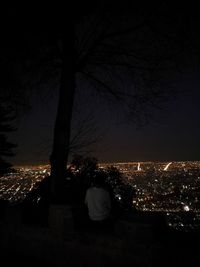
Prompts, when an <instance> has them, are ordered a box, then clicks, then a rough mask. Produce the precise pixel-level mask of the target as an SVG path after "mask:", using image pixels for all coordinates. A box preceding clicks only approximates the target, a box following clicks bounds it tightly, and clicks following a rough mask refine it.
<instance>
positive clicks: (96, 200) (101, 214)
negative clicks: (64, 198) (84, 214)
mask: <svg viewBox="0 0 200 267" xmlns="http://www.w3.org/2000/svg"><path fill="white" fill-rule="evenodd" d="M85 203H86V205H87V207H88V212H89V217H90V219H91V220H93V221H103V220H106V219H107V218H108V217H109V216H110V210H111V201H110V195H109V193H108V192H107V191H106V190H105V189H104V188H102V187H97V186H92V187H90V188H89V189H88V190H87V192H86V197H85Z"/></svg>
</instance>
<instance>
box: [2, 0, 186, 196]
mask: <svg viewBox="0 0 200 267" xmlns="http://www.w3.org/2000/svg"><path fill="white" fill-rule="evenodd" d="M179 10H180V7H175V6H174V5H173V8H172V7H171V6H170V5H165V4H162V3H161V4H159V5H153V4H152V3H150V4H147V3H145V5H143V4H139V3H138V4H135V3H132V4H129V5H125V4H124V6H123V7H122V6H121V5H118V6H117V4H116V3H113V2H112V3H111V2H109V3H107V4H106V2H104V1H101V3H99V4H98V5H97V6H96V7H94V3H93V4H92V3H90V6H89V7H88V6H86V3H85V2H84V3H82V4H81V3H80V5H78V6H77V7H76V8H71V7H69V6H68V8H63V7H61V6H59V5H55V6H50V5H48V6H45V8H42V7H40V8H38V7H35V8H34V7H33V6H30V7H29V8H27V10H26V12H23V14H22V12H18V11H19V10H18V9H15V8H13V10H12V9H9V14H11V15H10V16H9V18H10V17H11V19H12V20H11V21H12V23H11V27H10V28H9V29H11V33H12V34H10V31H9V30H8V31H6V37H7V39H6V41H7V42H8V40H9V45H10V47H8V48H7V49H8V52H9V53H10V51H11V50H12V53H13V54H11V53H10V55H12V60H13V59H14V60H13V62H14V63H13V64H12V66H13V68H12V69H13V71H15V72H16V69H17V75H18V77H21V78H23V79H22V80H23V86H25V85H26V84H28V85H29V88H30V87H38V88H41V86H40V85H41V84H45V87H46V88H47V87H51V88H52V86H53V87H55V85H56V84H57V85H59V98H58V109H57V115H56V121H55V127H54V140H53V147H52V153H51V157H50V162H51V176H52V191H53V195H55V196H61V195H62V192H61V191H62V188H63V183H64V176H65V173H66V165H67V161H68V154H69V149H70V132H71V119H72V110H73V104H74V96H75V91H76V86H77V80H81V81H84V82H88V84H89V86H92V87H93V88H94V89H96V90H97V91H98V93H99V94H100V95H102V96H105V99H108V100H109V99H114V100H116V101H117V103H118V105H120V106H122V107H123V108H124V110H125V111H127V110H128V111H129V115H130V118H131V120H135V118H139V119H141V118H142V120H143V119H145V118H146V116H147V115H148V111H149V110H148V108H149V107H156V108H160V106H161V104H162V102H163V101H165V100H166V98H167V97H168V96H169V95H170V92H169V87H168V86H167V85H166V84H163V83H161V81H163V80H166V79H165V78H166V74H167V76H172V73H171V72H169V69H170V70H172V69H177V68H178V67H179V66H180V59H181V58H182V56H183V53H184V51H185V49H186V48H187V47H188V43H190V41H191V35H190V34H191V32H190V28H189V27H191V24H190V21H189V20H187V19H185V18H186V14H187V12H188V10H187V9H184V8H182V10H181V11H180V12H179V13H177V11H179ZM12 11H13V12H12ZM19 14H20V15H22V20H20V23H18V22H17V23H16V25H14V23H15V22H16V21H15V20H16V18H18V17H19ZM36 17H37V19H35V18H36ZM190 18H191V14H190ZM13 29H14V30H16V29H17V31H16V32H15V31H14V30H13ZM13 41H14V42H13ZM12 42H13V43H12ZM13 44H14V45H13ZM166 70H167V72H166ZM24 73H25V74H24ZM52 78H53V80H54V81H53V82H52ZM29 80H32V81H33V82H32V85H31V86H30V82H28V83H27V81H29ZM40 93H41V91H40Z"/></svg>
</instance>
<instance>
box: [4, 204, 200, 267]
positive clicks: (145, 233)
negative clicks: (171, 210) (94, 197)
mask: <svg viewBox="0 0 200 267" xmlns="http://www.w3.org/2000/svg"><path fill="white" fill-rule="evenodd" d="M79 216H80V211H79V210H78V209H76V212H75V213H74V212H71V209H70V207H67V206H60V205H58V206H56V207H53V208H52V210H51V214H50V216H49V218H48V224H47V225H38V224H35V223H32V224H31V223H27V222H26V223H24V222H23V221H22V220H21V214H20V209H15V208H13V209H12V210H11V211H9V214H8V215H7V216H6V218H4V219H2V220H1V224H0V226H1V227H0V254H1V257H0V266H2V267H3V266H15V265H16V266H26V267H28V266H30V267H31V266H50V267H51V266H81V267H82V266H89V267H90V266H100V267H102V266H155V267H162V266H163V267H173V266H199V265H200V253H199V240H200V233H199V232H195V233H182V232H177V231H172V230H170V229H169V228H167V227H166V226H165V225H164V224H163V223H162V222H163V220H162V219H161V220H160V215H158V214H151V215H149V214H143V213H138V214H137V215H136V216H135V217H134V216H133V217H132V218H127V217H126V216H122V217H120V218H118V219H117V220H116V222H115V224H114V227H113V231H112V232H103V231H99V232H97V231H96V230H91V229H90V228H88V227H86V226H85V225H83V224H82V222H81V219H80V217H79Z"/></svg>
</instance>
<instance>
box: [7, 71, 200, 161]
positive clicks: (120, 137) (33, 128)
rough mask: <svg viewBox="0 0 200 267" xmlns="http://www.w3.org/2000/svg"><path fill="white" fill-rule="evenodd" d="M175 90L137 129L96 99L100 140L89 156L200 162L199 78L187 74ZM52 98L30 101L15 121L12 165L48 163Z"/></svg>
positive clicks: (95, 114) (53, 107)
mask: <svg viewBox="0 0 200 267" xmlns="http://www.w3.org/2000/svg"><path fill="white" fill-rule="evenodd" d="M178 86H179V88H180V90H179V92H180V93H179V94H178V95H176V96H174V97H172V99H171V100H170V101H169V102H167V103H166V104H165V107H163V109H162V110H158V111H156V110H154V111H152V114H153V118H152V119H151V120H149V122H148V123H147V124H145V125H144V126H142V127H137V126H135V125H134V124H133V123H131V122H129V121H128V120H126V118H125V117H124V116H123V115H121V114H120V112H121V110H120V109H117V107H116V106H114V108H110V107H109V105H106V104H105V103H104V101H103V99H99V98H97V99H96V100H95V104H94V106H95V107H98V109H97V110H96V109H94V108H91V110H92V112H93V114H94V116H95V118H96V123H97V126H98V129H99V132H100V133H101V134H102V139H100V140H99V142H98V143H96V144H95V145H94V147H93V149H94V151H93V152H92V153H91V155H95V156H96V157H97V158H98V159H99V161H103V162H107V161H109V162H113V161H117V162H124V161H175V160H178V161H179V160H200V138H199V136H200V127H199V123H200V105H199V99H200V92H199V86H200V80H199V79H198V76H195V75H192V76H190V77H189V79H185V81H184V80H183V81H182V82H180V83H179V84H178ZM54 97H55V98H56V95H55V96H54ZM53 99H54V98H52V99H50V100H49V102H48V103H46V104H45V105H43V100H41V99H38V97H34V100H33V104H34V105H33V107H32V109H31V110H30V111H29V112H28V113H27V114H26V115H24V116H23V117H22V118H21V119H20V121H19V124H18V125H19V128H18V131H17V132H16V133H14V134H13V136H12V140H16V142H17V143H18V148H17V152H18V153H17V155H16V157H15V158H14V161H13V162H14V163H15V164H24V163H27V164H31V163H34V164H35V163H46V162H48V158H49V154H50V151H51V142H52V134H53V124H54V120H55V113H56V106H55V104H54V100H53ZM94 99H95V97H94ZM94 99H93V101H94ZM89 101H91V100H89ZM85 106H87V105H85V104H83V107H82V108H83V109H85ZM10 140H11V139H10Z"/></svg>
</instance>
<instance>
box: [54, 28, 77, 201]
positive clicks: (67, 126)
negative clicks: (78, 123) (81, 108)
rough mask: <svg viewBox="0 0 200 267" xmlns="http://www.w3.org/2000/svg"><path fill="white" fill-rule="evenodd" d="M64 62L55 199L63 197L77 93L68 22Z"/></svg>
mask: <svg viewBox="0 0 200 267" xmlns="http://www.w3.org/2000/svg"><path fill="white" fill-rule="evenodd" d="M63 36H64V37H63V62H62V70H61V81H60V88H59V100H58V108H57V116H56V121H55V127H54V140H53V149H52V154H51V156H50V163H51V194H52V197H53V199H56V200H58V201H59V200H61V201H62V199H63V194H64V193H65V192H64V179H65V174H66V168H67V161H68V153H69V143H70V131H71V118H72V109H73V102H74V95H75V33H74V27H73V25H69V24H68V28H65V32H64V34H63Z"/></svg>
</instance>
